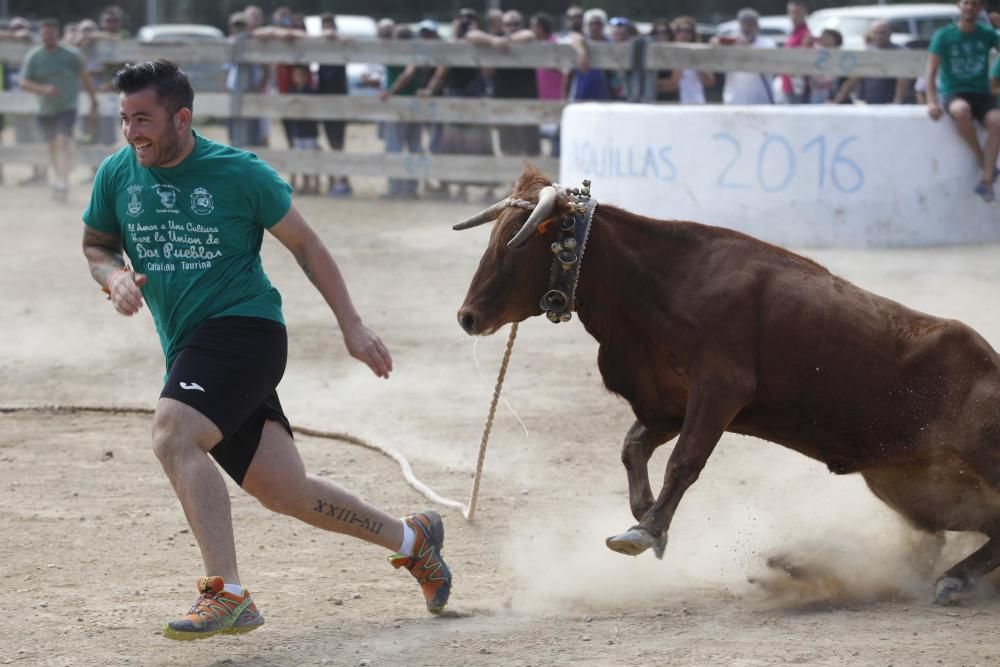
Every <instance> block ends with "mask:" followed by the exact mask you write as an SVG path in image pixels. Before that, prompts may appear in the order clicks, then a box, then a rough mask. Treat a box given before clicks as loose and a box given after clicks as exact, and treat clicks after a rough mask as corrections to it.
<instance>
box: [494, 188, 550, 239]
mask: <svg viewBox="0 0 1000 667" xmlns="http://www.w3.org/2000/svg"><path fill="white" fill-rule="evenodd" d="M558 197H559V195H558V193H557V192H556V189H555V188H554V187H552V186H551V185H546V186H545V187H544V188H542V189H541V190H539V192H538V203H537V204H535V208H534V210H532V211H531V215H530V216H528V219H527V220H526V221H525V223H524V225H523V226H522V227H521V229H519V230H518V232H517V234H515V235H514V238H512V239H511V240H510V241H508V242H507V247H508V248H520V247H521V246H523V245H524V244H525V243H527V241H528V238H529V237H530V236H531V235H532V234H534V233H535V232H536V231H538V226H539V225H540V224H542V221H543V220H545V219H547V218H548V217H549V216H550V215H551V214H552V210H553V209H554V208H555V205H556V200H557V199H558Z"/></svg>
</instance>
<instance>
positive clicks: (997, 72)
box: [990, 58, 1000, 79]
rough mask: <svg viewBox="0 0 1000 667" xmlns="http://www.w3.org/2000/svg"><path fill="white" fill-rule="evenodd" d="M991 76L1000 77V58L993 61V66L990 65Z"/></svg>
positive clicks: (992, 77) (993, 77)
mask: <svg viewBox="0 0 1000 667" xmlns="http://www.w3.org/2000/svg"><path fill="white" fill-rule="evenodd" d="M990 78H991V79H1000V58H997V59H996V60H994V61H993V66H992V67H990Z"/></svg>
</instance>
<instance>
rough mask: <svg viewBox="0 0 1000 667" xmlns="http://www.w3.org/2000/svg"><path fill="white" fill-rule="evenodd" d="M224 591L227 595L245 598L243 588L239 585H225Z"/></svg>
mask: <svg viewBox="0 0 1000 667" xmlns="http://www.w3.org/2000/svg"><path fill="white" fill-rule="evenodd" d="M222 590H224V591H225V592H227V593H232V594H233V595H238V596H240V597H243V587H242V586H240V585H239V584H225V585H223V587H222Z"/></svg>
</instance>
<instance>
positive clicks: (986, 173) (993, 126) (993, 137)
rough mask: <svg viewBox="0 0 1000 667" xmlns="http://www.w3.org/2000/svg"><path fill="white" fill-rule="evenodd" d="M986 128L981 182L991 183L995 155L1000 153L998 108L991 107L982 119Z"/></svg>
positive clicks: (995, 164)
mask: <svg viewBox="0 0 1000 667" xmlns="http://www.w3.org/2000/svg"><path fill="white" fill-rule="evenodd" d="M983 126H984V127H985V128H986V132H987V136H986V147H985V149H984V150H983V155H984V157H983V163H982V164H983V183H992V182H993V175H994V174H995V173H996V168H997V156H998V155H1000V109H993V110H992V111H990V112H988V113H987V114H986V117H985V118H984V119H983Z"/></svg>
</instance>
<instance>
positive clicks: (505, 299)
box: [454, 165, 569, 336]
mask: <svg viewBox="0 0 1000 667" xmlns="http://www.w3.org/2000/svg"><path fill="white" fill-rule="evenodd" d="M568 210H569V205H568V203H567V202H566V200H565V198H564V197H562V196H560V194H559V193H558V192H557V191H556V190H555V189H554V188H553V187H552V181H551V180H550V179H548V178H546V177H545V176H544V175H542V174H541V173H540V172H539V171H538V170H537V169H535V168H534V167H532V166H530V165H526V166H525V168H524V171H523V172H522V174H521V177H520V178H519V179H518V181H517V184H516V185H515V186H514V191H513V193H511V195H510V197H508V198H507V199H504V200H501V201H499V202H497V203H496V204H494V205H493V206H491V207H490V208H488V209H486V210H485V211H482V212H481V213H479V214H477V215H474V216H473V217H471V218H469V219H468V220H465V221H464V222H460V223H459V224H457V225H455V227H454V229H468V228H469V227H474V226H476V225H481V224H485V223H487V222H491V221H493V220H496V224H495V225H494V226H493V231H492V232H491V234H490V241H489V245H488V246H487V248H486V252H485V253H483V257H482V259H481V260H479V268H478V269H477V270H476V275H474V276H473V277H472V283H471V284H470V285H469V291H468V293H467V294H466V295H465V302H464V303H463V304H462V307H461V308H460V309H459V311H458V322H459V324H460V325H461V327H462V328H463V329H464V330H465V331H466V333H469V334H472V335H477V336H478V335H488V334H491V333H493V332H495V331H496V330H497V329H499V328H500V327H502V326H503V325H504V324H509V323H511V322H520V321H521V320H524V319H527V318H529V317H531V316H533V315H539V314H541V312H542V310H541V308H540V306H539V304H538V302H539V298H540V297H541V295H542V294H544V293H545V291H546V289H547V285H548V279H549V270H550V266H551V264H552V251H551V249H550V245H551V242H552V239H554V238H555V236H556V231H555V230H554V229H550V227H553V225H550V224H549V223H550V221H553V220H559V219H561V218H562V217H563V216H564V215H566V213H567V211H568ZM539 237H542V238H539ZM548 237H552V238H548Z"/></svg>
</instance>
